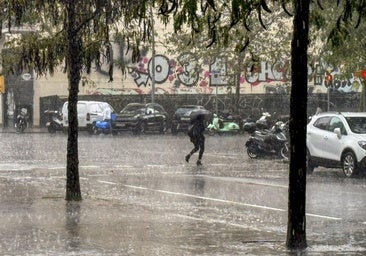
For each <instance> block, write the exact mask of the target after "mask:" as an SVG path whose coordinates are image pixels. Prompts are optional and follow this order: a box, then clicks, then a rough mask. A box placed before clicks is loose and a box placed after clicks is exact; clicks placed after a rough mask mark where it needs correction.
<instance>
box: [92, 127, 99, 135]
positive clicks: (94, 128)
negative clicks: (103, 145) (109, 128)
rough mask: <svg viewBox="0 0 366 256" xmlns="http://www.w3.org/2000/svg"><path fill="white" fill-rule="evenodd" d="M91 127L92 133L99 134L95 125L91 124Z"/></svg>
mask: <svg viewBox="0 0 366 256" xmlns="http://www.w3.org/2000/svg"><path fill="white" fill-rule="evenodd" d="M92 129H93V134H94V135H99V134H100V131H99V130H98V128H97V127H96V126H95V125H93V127H92Z"/></svg>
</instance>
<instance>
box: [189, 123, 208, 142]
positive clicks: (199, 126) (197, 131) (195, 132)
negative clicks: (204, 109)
mask: <svg viewBox="0 0 366 256" xmlns="http://www.w3.org/2000/svg"><path fill="white" fill-rule="evenodd" d="M204 131H205V123H204V121H203V119H202V118H197V119H195V120H194V121H193V123H192V124H191V127H190V128H189V130H188V136H189V137H190V138H191V141H197V140H199V139H200V138H202V137H203V133H204Z"/></svg>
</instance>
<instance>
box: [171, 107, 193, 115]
mask: <svg viewBox="0 0 366 256" xmlns="http://www.w3.org/2000/svg"><path fill="white" fill-rule="evenodd" d="M194 109H196V108H195V107H184V108H178V109H177V111H176V114H177V115H184V114H186V113H188V112H190V111H192V110H194Z"/></svg>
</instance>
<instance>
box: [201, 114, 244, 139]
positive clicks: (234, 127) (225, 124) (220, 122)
mask: <svg viewBox="0 0 366 256" xmlns="http://www.w3.org/2000/svg"><path fill="white" fill-rule="evenodd" d="M207 131H208V134H209V135H214V134H215V133H218V134H221V133H240V132H241V131H242V130H241V129H240V126H239V124H238V123H237V122H235V121H234V120H233V119H232V118H230V117H227V118H226V119H224V118H219V116H218V115H217V114H214V115H213V119H212V122H211V123H210V124H209V125H208V126H207Z"/></svg>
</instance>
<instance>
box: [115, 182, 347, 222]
mask: <svg viewBox="0 0 366 256" xmlns="http://www.w3.org/2000/svg"><path fill="white" fill-rule="evenodd" d="M122 186H124V187H128V188H133V189H141V190H150V191H155V192H159V193H164V194H170V195H176V196H185V197H190V198H195V199H203V200H207V201H213V202H219V203H230V204H234V205H240V206H246V207H252V208H259V209H264V210H271V211H278V212H287V210H284V209H280V208H275V207H269V206H264V205H257V204H247V203H240V202H235V201H231V200H224V199H218V198H211V197H205V196H196V195H191V194H186V193H179V192H172V191H167V190H160V189H151V188H146V187H140V186H133V185H125V184H122ZM306 215H307V216H311V217H317V218H322V219H330V220H342V218H337V217H331V216H325V215H319V214H311V213H306Z"/></svg>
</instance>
